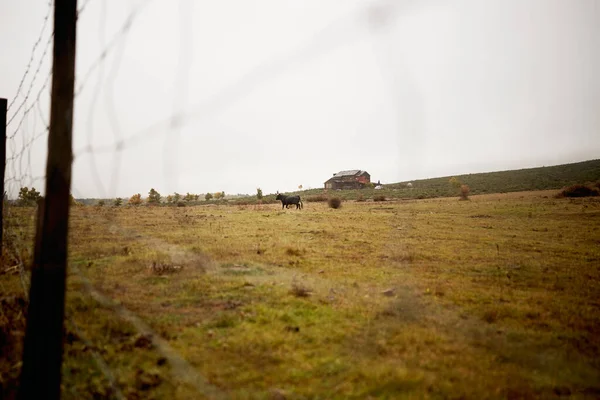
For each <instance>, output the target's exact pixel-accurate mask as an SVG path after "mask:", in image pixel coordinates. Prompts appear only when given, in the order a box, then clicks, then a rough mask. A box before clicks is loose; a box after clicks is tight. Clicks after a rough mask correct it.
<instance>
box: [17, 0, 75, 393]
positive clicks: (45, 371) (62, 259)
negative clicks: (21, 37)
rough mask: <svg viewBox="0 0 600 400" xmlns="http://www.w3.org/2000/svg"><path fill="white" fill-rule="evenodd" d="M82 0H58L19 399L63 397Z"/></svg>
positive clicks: (55, 10)
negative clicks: (42, 194) (45, 150)
mask: <svg viewBox="0 0 600 400" xmlns="http://www.w3.org/2000/svg"><path fill="white" fill-rule="evenodd" d="M76 21H77V0H55V1H54V53H53V62H52V71H53V74H52V97H51V105H50V131H49V133H48V159H47V161H46V191H45V197H44V200H43V203H44V204H43V209H42V210H41V212H40V213H39V215H40V216H41V217H42V223H41V224H40V225H39V226H41V230H42V232H41V235H39V234H38V235H37V236H38V237H39V245H38V244H36V248H37V252H38V254H35V256H34V260H35V262H34V265H33V268H32V271H31V287H30V290H29V308H28V310H27V328H26V331H25V342H24V350H23V367H22V369H21V382H20V385H19V393H18V398H19V399H52V400H54V399H59V398H60V384H61V366H62V353H63V335H64V331H63V330H64V313H65V289H66V277H67V274H66V271H67V236H68V229H69V194H70V192H71V166H72V162H73V148H72V128H73V100H74V99H73V90H74V86H75V49H76V47H75V40H76V30H77V29H76V25H77V23H76Z"/></svg>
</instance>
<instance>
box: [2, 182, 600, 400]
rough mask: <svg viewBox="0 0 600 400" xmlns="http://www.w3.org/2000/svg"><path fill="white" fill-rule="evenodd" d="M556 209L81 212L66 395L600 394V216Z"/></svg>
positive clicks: (12, 294) (576, 205)
mask: <svg viewBox="0 0 600 400" xmlns="http://www.w3.org/2000/svg"><path fill="white" fill-rule="evenodd" d="M554 194H555V191H551V192H527V193H511V194H497V195H481V196H473V197H472V198H471V201H457V200H456V198H451V199H448V198H446V199H427V200H405V201H396V202H381V203H376V202H360V203H358V202H344V203H343V205H342V207H341V208H340V209H337V210H333V209H329V208H327V206H326V204H325V203H305V208H304V210H302V211H297V210H292V209H290V210H283V211H282V210H281V207H280V206H279V205H256V206H255V205H248V206H232V205H229V206H196V207H182V208H179V207H143V208H125V207H122V208H108V207H104V208H98V207H75V208H73V209H72V210H73V212H72V224H71V239H70V272H69V285H68V286H69V291H68V295H67V311H68V319H67V335H66V344H65V361H64V369H63V376H64V378H63V385H64V388H63V395H64V398H66V399H87V398H89V399H92V398H119V396H122V397H124V398H132V399H133V398H140V399H141V398H144V399H153V398H155V399H165V398H168V399H170V400H174V399H192V398H193V399H196V398H203V397H204V396H206V397H208V398H235V399H369V398H372V399H375V398H377V399H404V398H411V399H412V398H419V399H421V398H432V399H435V398H468V399H483V398H486V399H512V398H514V399H517V398H518V399H527V398H544V399H545V398H560V397H570V398H589V399H594V398H599V397H600V201H598V199H594V198H587V199H554V198H553V195H554ZM15 211H16V212H17V214H16V215H14V216H13V220H12V222H11V226H13V227H14V228H15V229H17V228H18V229H20V230H22V231H23V237H22V239H23V240H27V239H28V238H30V237H31V235H32V226H33V219H32V218H31V215H32V214H33V210H32V209H27V208H21V209H16V210H15ZM0 282H1V283H2V286H1V288H2V289H3V291H5V293H6V295H5V296H4V297H3V299H2V302H3V310H5V311H4V314H3V315H2V317H3V323H4V324H5V331H6V324H7V323H8V322H6V321H9V322H10V324H12V325H11V326H12V331H11V332H12V333H11V334H10V335H12V336H10V335H9V337H6V334H4V335H5V337H4V338H3V339H4V344H5V345H6V343H8V344H10V346H9V347H6V346H5V347H4V348H3V354H4V359H5V361H8V362H2V363H0V364H2V367H0V373H2V376H1V378H2V385H3V388H4V389H3V391H4V393H5V395H7V396H9V395H10V387H11V385H14V378H15V377H16V376H17V375H18V369H19V363H18V357H19V352H20V341H19V338H20V336H19V329H20V328H19V327H20V326H21V325H19V324H22V316H21V315H18V314H17V311H18V309H19V308H18V302H19V298H20V297H22V293H23V290H22V288H21V284H20V281H19V277H18V276H17V275H9V274H5V275H1V276H0ZM6 310H9V311H10V310H17V311H14V312H12V314H10V313H9V312H7V311H6ZM0 342H1V341H0ZM0 344H1V343H0Z"/></svg>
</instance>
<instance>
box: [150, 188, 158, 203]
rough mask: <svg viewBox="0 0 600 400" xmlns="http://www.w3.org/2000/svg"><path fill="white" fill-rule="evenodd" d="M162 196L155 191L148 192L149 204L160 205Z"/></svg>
mask: <svg viewBox="0 0 600 400" xmlns="http://www.w3.org/2000/svg"><path fill="white" fill-rule="evenodd" d="M160 199H161V195H160V193H158V192H157V191H156V190H154V189H150V191H149V192H148V200H147V201H148V204H160Z"/></svg>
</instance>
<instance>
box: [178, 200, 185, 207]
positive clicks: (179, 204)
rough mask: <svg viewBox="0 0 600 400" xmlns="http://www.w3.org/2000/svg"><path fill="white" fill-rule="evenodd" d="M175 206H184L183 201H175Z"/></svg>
mask: <svg viewBox="0 0 600 400" xmlns="http://www.w3.org/2000/svg"><path fill="white" fill-rule="evenodd" d="M177 207H185V202H183V201H178V202H177Z"/></svg>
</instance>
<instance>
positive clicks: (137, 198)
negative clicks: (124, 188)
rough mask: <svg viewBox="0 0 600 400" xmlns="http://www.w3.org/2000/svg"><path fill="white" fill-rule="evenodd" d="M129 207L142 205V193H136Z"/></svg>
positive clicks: (130, 200)
mask: <svg viewBox="0 0 600 400" xmlns="http://www.w3.org/2000/svg"><path fill="white" fill-rule="evenodd" d="M128 203H129V205H132V206H139V205H140V204H142V195H141V194H140V193H136V194H134V195H133V196H131V198H130V199H129V201H128Z"/></svg>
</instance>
